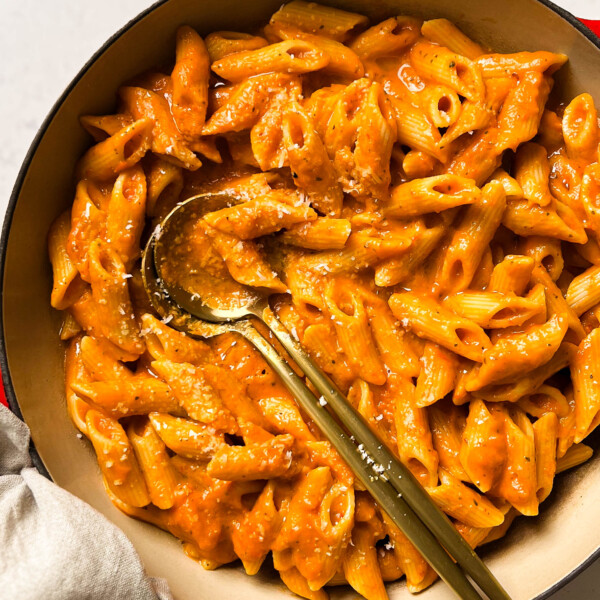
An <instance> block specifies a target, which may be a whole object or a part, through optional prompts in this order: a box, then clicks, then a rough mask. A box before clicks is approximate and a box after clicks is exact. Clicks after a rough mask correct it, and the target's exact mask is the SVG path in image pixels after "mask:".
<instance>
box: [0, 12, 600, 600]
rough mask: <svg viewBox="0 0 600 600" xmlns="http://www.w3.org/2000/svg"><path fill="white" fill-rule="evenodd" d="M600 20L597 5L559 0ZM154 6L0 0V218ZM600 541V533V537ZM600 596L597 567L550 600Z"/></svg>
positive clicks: (599, 565)
mask: <svg viewBox="0 0 600 600" xmlns="http://www.w3.org/2000/svg"><path fill="white" fill-rule="evenodd" d="M554 2H555V3H557V4H560V5H561V6H564V7H565V8H567V9H568V10H571V11H572V12H573V13H574V14H576V15H577V16H579V17H583V18H588V19H593V18H596V19H600V0H554ZM150 3H151V2H150V1H149V0H102V2H87V1H86V0H83V1H82V0H0V24H1V25H2V35H1V36H0V56H2V57H3V61H2V68H1V69H0V132H2V134H1V136H2V143H1V144H0V215H3V214H4V211H5V209H6V205H7V203H8V198H9V196H10V193H11V190H12V187H13V183H14V181H15V179H16V177H17V173H18V172H19V168H20V165H21V162H22V161H23V159H24V157H25V153H26V152H27V149H28V147H29V145H30V143H31V141H32V140H33V137H34V136H35V134H36V132H37V129H38V127H39V126H40V124H41V123H42V121H43V119H44V117H45V116H46V114H47V113H48V111H49V110H50V108H51V107H52V105H53V104H54V102H55V100H56V99H57V98H58V96H59V95H60V94H61V93H62V91H63V90H64V88H65V87H66V86H67V84H68V83H69V82H70V81H71V79H72V78H73V77H74V75H75V74H76V73H77V72H78V71H79V69H80V68H81V66H82V65H83V64H84V63H85V62H86V61H87V59H88V58H89V57H90V56H91V55H92V54H93V53H94V52H95V51H96V50H97V49H98V48H99V47H100V46H101V44H102V43H103V42H104V41H105V40H106V39H107V38H108V37H109V36H110V35H111V34H113V33H114V32H115V31H116V30H118V29H119V28H120V27H122V26H123V25H124V24H125V23H126V22H127V21H129V20H130V19H131V18H133V17H135V16H136V15H137V14H138V13H139V12H140V11H142V10H143V9H145V8H146V7H147V6H149V5H150ZM599 535H600V533H599ZM597 598H600V561H596V562H595V563H594V564H593V565H592V566H591V567H589V568H588V569H587V570H586V571H584V572H583V573H582V574H581V575H580V576H579V577H577V578H576V579H575V580H574V581H572V582H571V583H570V584H568V585H567V586H566V587H564V588H563V589H562V590H561V591H559V592H558V593H556V594H554V595H553V596H552V597H551V600H594V599H597Z"/></svg>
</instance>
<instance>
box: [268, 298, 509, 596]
mask: <svg viewBox="0 0 600 600" xmlns="http://www.w3.org/2000/svg"><path fill="white" fill-rule="evenodd" d="M257 316H258V317H259V318H261V319H262V321H263V322H264V323H265V324H266V325H267V327H269V329H270V330H271V331H272V332H273V334H274V335H275V337H276V338H277V339H278V340H279V341H280V342H281V344H282V345H283V347H284V348H285V349H286V351H287V352H288V354H289V355H290V356H291V358H292V359H293V360H294V362H295V363H296V364H297V365H298V366H299V367H300V369H301V370H302V371H303V372H304V374H305V375H306V377H307V378H308V379H309V380H310V382H311V383H312V384H313V385H314V386H315V388H316V389H317V390H318V392H319V393H320V394H321V396H322V398H323V400H324V402H327V403H328V404H330V405H331V408H332V409H333V412H334V413H335V414H336V415H337V417H338V418H339V419H340V421H341V423H342V425H343V426H344V427H347V428H348V430H350V431H352V432H353V433H354V434H355V435H356V437H357V438H359V439H360V440H361V442H363V443H364V445H365V448H366V449H367V450H368V451H369V452H370V453H371V455H372V458H373V459H374V460H375V461H376V462H377V463H378V464H379V465H382V466H383V467H384V468H385V474H386V476H387V477H388V478H389V481H390V483H391V484H392V485H393V486H394V488H395V489H396V490H397V491H398V493H399V494H401V495H402V496H403V498H404V499H405V500H406V502H407V504H408V505H409V506H410V507H411V508H412V509H413V510H414V511H415V513H416V514H417V515H418V517H419V518H420V519H421V520H422V521H423V523H424V524H425V525H426V526H427V528H428V529H429V530H430V531H431V532H432V533H433V534H434V535H435V537H436V538H437V539H438V540H439V541H440V543H442V544H443V545H444V546H445V547H446V549H447V550H448V551H449V552H450V553H451V554H452V556H453V557H454V558H455V560H456V561H457V562H458V563H459V564H460V565H461V566H462V567H463V569H464V570H465V571H466V572H467V573H468V574H469V575H470V576H471V577H472V578H473V580H474V581H475V582H476V583H477V585H479V587H480V588H481V589H482V590H483V591H484V592H485V593H486V594H487V595H488V596H489V598H490V599H491V600H510V596H509V595H508V594H507V592H506V591H505V590H504V589H503V588H502V586H501V585H500V583H499V582H498V581H497V580H496V578H495V577H494V575H493V574H492V573H491V571H490V570H489V569H488V568H487V567H486V565H485V564H484V563H483V561H482V560H481V559H480V558H479V557H478V556H477V554H476V553H475V551H474V550H473V549H472V548H471V547H470V546H469V544H468V543H467V542H466V540H465V539H464V538H463V537H462V535H460V533H459V532H458V531H457V530H456V529H455V527H454V526H453V525H452V523H451V522H450V520H449V519H448V517H446V515H445V514H444V513H443V512H442V511H441V510H440V509H439V508H438V507H437V506H436V505H435V504H434V503H433V501H432V500H431V498H430V497H429V494H428V493H427V492H426V491H425V489H424V488H423V487H422V486H421V484H420V483H419V482H418V481H417V480H416V478H415V477H414V476H413V474H412V473H411V472H410V471H409V469H407V468H406V467H405V466H404V465H403V464H402V463H401V462H400V461H399V460H398V459H397V458H396V457H395V456H394V455H393V454H392V453H391V452H390V451H389V450H388V448H387V447H386V445H385V444H384V443H383V442H382V441H381V440H380V439H379V438H378V437H377V435H376V434H375V433H374V432H373V430H372V429H371V428H370V427H369V425H368V424H367V422H366V421H365V419H364V418H363V416H362V415H361V414H360V413H359V412H358V411H357V410H356V409H355V408H354V407H353V406H352V405H351V404H350V403H349V402H348V400H347V399H346V398H345V397H344V395H343V394H342V393H341V392H340V390H339V389H338V388H337V386H336V385H335V384H334V383H333V382H332V381H331V379H329V377H328V376H327V375H326V374H325V373H323V371H322V370H321V369H320V368H319V367H318V366H317V365H316V364H315V362H314V361H313V359H312V358H311V357H310V356H309V355H308V353H307V352H306V351H305V350H304V348H302V346H300V344H299V343H298V342H297V341H296V340H295V339H294V338H293V337H292V335H291V334H290V332H289V331H288V330H287V329H286V328H285V327H284V326H283V325H282V323H281V322H280V321H279V319H278V318H277V316H276V315H275V313H274V312H273V311H272V310H271V308H270V307H268V306H267V307H265V308H264V309H263V310H262V311H261V313H260V314H258V315H257Z"/></svg>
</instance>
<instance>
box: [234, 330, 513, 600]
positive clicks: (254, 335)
mask: <svg viewBox="0 0 600 600" xmlns="http://www.w3.org/2000/svg"><path fill="white" fill-rule="evenodd" d="M232 329H233V330H235V331H237V332H238V333H240V334H241V335H243V336H244V337H245V338H246V339H247V340H248V341H249V342H250V343H251V344H252V345H253V346H254V347H255V348H256V349H257V350H258V351H259V352H260V353H261V354H262V355H263V357H264V358H265V359H266V361H267V362H268V363H269V365H270V366H271V367H272V369H273V370H274V371H275V372H276V373H277V375H279V377H280V378H281V380H282V381H283V383H284V384H285V385H286V387H287V388H288V389H289V391H290V392H291V393H292V394H293V395H294V397H295V398H296V400H297V401H298V403H299V404H300V406H301V407H302V409H303V410H304V411H306V413H307V414H308V415H309V417H310V418H311V419H312V420H313V421H314V422H315V423H316V424H317V425H318V427H319V429H320V430H321V431H322V432H323V434H324V436H325V437H326V438H327V439H328V440H329V441H330V442H331V443H332V445H333V446H334V447H335V449H336V450H337V451H338V452H339V454H340V456H341V457H342V459H343V460H344V461H346V463H347V464H348V466H349V467H350V468H351V469H352V471H353V472H354V474H355V475H356V477H357V478H358V479H359V480H360V481H361V483H362V484H363V485H364V487H365V488H366V489H367V490H368V491H369V492H370V493H371V495H372V496H373V498H374V499H375V501H376V502H377V503H378V504H379V506H380V507H381V508H382V509H383V510H384V511H385V512H386V513H387V515H388V516H389V518H390V519H391V520H392V522H393V523H394V524H395V525H396V526H397V527H398V528H399V529H400V530H401V531H402V532H403V533H404V535H406V537H407V538H408V539H409V540H410V541H411V542H412V544H413V545H414V546H415V547H416V548H417V550H418V551H419V552H420V553H421V554H422V555H423V557H424V558H425V559H426V560H427V562H428V563H429V564H430V565H431V566H432V568H433V569H435V571H436V572H437V573H438V574H439V575H440V577H441V578H442V579H443V580H444V581H445V582H446V583H447V584H448V585H449V586H450V587H451V589H453V590H454V592H455V593H456V594H457V595H458V597H459V598H462V599H463V600H481V596H480V595H479V594H478V593H477V591H476V590H475V588H474V587H473V586H472V585H471V583H470V582H469V580H468V579H467V578H466V576H465V574H464V573H463V572H462V571H461V570H460V569H459V567H458V566H457V565H456V563H454V561H453V560H452V558H451V557H450V555H449V554H448V553H447V552H446V551H445V550H444V548H443V547H442V546H441V545H440V543H439V542H438V541H437V540H436V538H435V537H434V535H433V534H432V533H431V532H430V531H429V530H428V529H427V528H426V527H425V526H424V525H423V523H422V521H421V520H420V519H419V517H418V516H417V515H416V514H415V512H414V511H413V509H412V508H411V507H410V506H409V505H408V504H407V502H406V501H405V500H404V498H403V497H402V494H399V493H398V491H397V490H396V489H394V487H392V486H391V485H390V482H389V481H388V479H387V477H386V476H385V475H382V474H381V473H380V472H377V471H376V470H375V469H374V468H373V467H374V463H373V459H372V458H370V456H369V454H368V453H367V452H366V451H365V449H362V448H359V446H357V445H356V444H355V443H354V441H352V439H351V438H350V436H349V435H348V434H347V433H346V432H345V431H344V430H343V429H342V427H341V426H340V425H339V424H338V422H337V421H336V420H335V419H334V418H333V417H332V416H331V415H330V414H329V412H328V411H327V409H326V404H325V403H323V402H322V401H319V400H317V398H316V397H315V396H314V394H313V393H312V392H311V391H310V390H309V389H308V387H307V386H306V384H305V383H304V381H303V380H302V379H301V378H300V377H298V375H296V373H294V371H293V370H292V368H291V367H290V366H289V364H288V363H287V362H286V360H285V359H284V358H282V357H281V355H280V354H279V353H278V352H277V350H276V349H275V348H274V347H273V346H272V345H271V343H270V342H269V341H267V339H265V338H264V337H263V335H262V334H261V333H260V332H259V331H258V330H257V329H256V328H255V327H254V326H253V325H252V323H251V322H250V321H247V320H246V321H238V323H236V324H235V325H233V326H232ZM284 331H285V330H284ZM288 335H289V334H288ZM278 337H279V336H278ZM292 352H293V353H294V354H297V353H296V348H293V349H292ZM292 356H293V358H294V359H295V356H294V355H293V354H292ZM315 368H316V367H315ZM338 394H339V392H338ZM340 397H342V396H341V394H340ZM379 443H381V442H379ZM427 501H428V502H429V503H431V500H429V499H428V500H427ZM496 597H498V596H496ZM490 598H492V596H490ZM506 598H508V596H506Z"/></svg>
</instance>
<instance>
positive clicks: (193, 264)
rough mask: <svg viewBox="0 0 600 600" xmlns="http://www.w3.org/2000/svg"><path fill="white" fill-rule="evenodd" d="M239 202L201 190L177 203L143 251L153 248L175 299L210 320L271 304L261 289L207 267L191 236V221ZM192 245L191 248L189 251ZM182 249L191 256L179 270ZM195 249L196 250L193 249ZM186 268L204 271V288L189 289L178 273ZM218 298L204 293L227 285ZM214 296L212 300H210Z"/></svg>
mask: <svg viewBox="0 0 600 600" xmlns="http://www.w3.org/2000/svg"><path fill="white" fill-rule="evenodd" d="M235 204H239V200H236V199H235V198H233V197H232V196H230V195H228V194H225V193H212V194H210V193H209V194H199V195H197V196H192V197H190V198H188V199H187V200H185V201H183V202H180V203H178V204H177V205H176V206H175V208H173V209H172V210H171V212H170V213H169V214H168V215H167V216H166V217H165V218H164V219H163V221H162V222H161V223H160V225H159V226H158V227H156V229H155V230H154V232H153V233H152V235H151V237H150V239H149V240H148V243H147V245H146V250H145V252H144V254H147V252H148V251H149V250H150V249H151V251H152V253H153V262H154V267H155V270H156V275H157V278H158V281H159V284H160V286H161V287H162V289H163V291H164V292H166V293H167V294H168V295H169V296H170V297H171V298H172V299H173V301H174V302H175V303H176V304H178V305H179V306H180V307H181V308H183V309H184V310H186V311H187V312H189V313H191V314H192V315H194V316H196V317H198V318H199V319H202V320H204V321H208V322H210V323H224V322H231V321H237V320H239V319H243V318H246V317H249V316H251V315H259V314H261V313H262V312H263V311H264V308H265V307H266V306H267V304H268V297H267V296H265V295H263V294H261V293H260V292H259V291H256V290H254V289H252V290H251V289H250V288H248V287H247V286H243V285H242V284H238V283H237V282H234V281H233V280H229V279H226V283H225V284H224V283H223V277H222V276H221V275H220V274H216V273H214V272H210V265H209V266H208V267H207V268H205V266H204V265H203V264H201V263H202V261H201V258H202V257H200V256H198V254H199V253H200V251H201V250H200V249H196V248H192V246H191V245H190V243H189V239H186V238H188V236H190V235H193V233H192V232H190V228H191V227H190V226H191V224H195V223H199V222H200V221H201V220H202V217H203V216H204V215H206V214H208V213H211V212H215V211H217V210H221V209H223V208H229V207H231V206H233V205H235ZM190 248H192V250H191V252H190ZM178 250H182V252H183V253H184V254H186V256H187V255H189V254H191V260H190V261H189V262H187V263H185V264H183V265H181V266H183V267H184V269H180V270H179V272H176V270H174V269H173V268H172V265H173V262H174V254H176V253H177V251H178ZM194 250H196V252H195V253H194ZM182 270H185V271H187V273H188V274H192V273H199V272H200V271H201V272H202V283H203V285H202V289H196V288H194V289H190V288H189V287H188V286H187V285H185V284H184V283H183V282H182V281H181V280H180V278H179V277H177V275H180V274H181V271H182ZM225 286H226V289H225V290H224V293H221V294H220V295H219V298H218V302H217V300H216V299H215V298H214V297H210V296H209V295H208V294H205V292H206V290H207V289H211V290H213V289H219V287H225ZM211 300H212V302H211Z"/></svg>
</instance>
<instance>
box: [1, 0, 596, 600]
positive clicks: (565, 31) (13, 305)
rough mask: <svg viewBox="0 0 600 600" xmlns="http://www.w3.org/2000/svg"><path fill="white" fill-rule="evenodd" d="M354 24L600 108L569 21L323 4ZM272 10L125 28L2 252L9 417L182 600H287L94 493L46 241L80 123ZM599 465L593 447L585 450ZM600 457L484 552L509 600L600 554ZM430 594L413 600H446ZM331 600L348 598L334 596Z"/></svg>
mask: <svg viewBox="0 0 600 600" xmlns="http://www.w3.org/2000/svg"><path fill="white" fill-rule="evenodd" d="M323 3H324V4H331V5H334V6H337V7H340V8H347V9H348V10H355V11H356V12H362V13H365V14H367V15H368V16H369V17H371V18H372V21H373V22H377V21H378V20H381V19H383V18H385V17H388V16H391V15H396V14H413V15H418V16H422V17H425V18H433V17H447V18H449V19H451V20H452V21H454V22H455V23H457V24H458V25H459V26H460V27H461V28H462V29H463V30H464V31H465V32H466V33H467V34H469V35H470V36H472V37H473V38H475V39H476V40H477V41H479V42H482V43H484V44H487V45H489V46H490V47H492V48H494V49H496V50H499V51H505V52H507V51H516V50H552V51H556V52H564V53H565V54H568V55H569V57H570V62H569V63H568V65H567V66H566V67H565V68H563V70H562V71H561V72H560V74H559V76H558V77H557V85H556V86H555V92H553V94H554V95H555V96H556V95H557V93H558V98H559V99H562V100H568V99H570V98H572V97H573V96H575V95H576V94H578V93H581V92H583V91H589V92H590V93H591V94H592V95H593V96H594V97H595V99H596V101H597V102H598V101H600V77H598V76H597V75H598V74H600V49H599V48H600V45H597V44H600V40H598V39H597V38H595V36H593V35H591V34H586V33H584V31H585V30H584V29H583V27H581V26H579V27H577V24H576V22H575V20H574V19H573V18H572V17H570V16H569V15H567V14H566V13H564V12H562V11H560V9H557V8H556V7H554V6H551V5H550V4H549V3H548V4H545V3H541V2H540V1H538V0H501V1H500V0H497V1H495V2H491V1H480V0H397V1H394V0H378V1H377V2H373V1H368V0H364V1H362V2H361V1H359V0H347V1H344V0H336V1H331V0H329V1H328V0H323ZM280 4H281V0H252V1H248V0H167V1H166V2H160V3H158V4H156V5H154V6H153V7H151V8H150V9H149V10H148V11H146V12H145V13H143V14H142V15H140V16H139V17H138V18H137V19H135V20H134V21H132V22H131V23H130V24H128V25H127V26H126V27H125V28H124V29H123V30H122V31H121V32H119V33H118V34H117V35H115V36H114V38H112V39H111V40H109V42H108V43H107V44H106V45H105V46H104V47H103V48H102V49H101V50H100V51H99V52H98V53H97V54H96V56H94V58H93V59H92V60H91V61H90V62H89V63H88V64H87V65H86V66H85V67H84V69H83V70H82V72H81V73H80V74H79V75H78V76H77V77H76V79H75V80H74V81H73V83H72V84H71V86H70V87H69V88H68V90H67V91H66V92H65V94H64V95H63V97H62V98H61V99H60V100H59V102H58V103H57V105H56V106H55V108H54V109H53V110H52V112H51V114H50V115H49V117H48V119H47V120H46V122H45V124H44V126H43V127H42V129H41V131H40V133H39V134H38V137H37V138H36V140H35V141H34V143H33V145H32V148H31V150H30V154H29V156H28V158H27V160H26V162H25V164H24V166H23V169H22V172H21V174H20V176H19V180H18V181H17V184H16V186H15V190H14V193H13V197H12V199H11V203H10V206H9V211H8V215H7V218H6V222H5V224H4V230H3V236H2V242H1V248H0V250H1V252H2V255H1V267H2V269H3V278H2V318H3V332H2V333H3V339H2V346H3V347H2V350H3V356H2V372H3V376H4V381H5V383H6V385H7V388H8V389H7V393H8V396H9V400H10V402H11V406H12V407H13V409H14V410H15V411H16V412H17V413H18V412H19V410H20V412H21V413H22V416H23V417H24V419H25V421H26V422H27V423H28V424H29V426H30V428H31V431H32V436H33V442H34V444H35V448H36V449H37V452H38V453H39V457H41V461H42V462H43V465H44V466H45V467H46V468H47V470H48V472H49V474H50V475H51V477H52V479H54V481H55V482H56V483H57V484H58V485H60V486H62V487H64V488H65V489H67V490H69V491H70V492H72V493H73V494H75V495H76V496H79V497H80V498H82V499H83V500H85V501H86V502H88V503H89V504H91V505H92V506H94V507H95V508H96V509H98V510H99V511H100V512H102V513H104V514H105V515H106V516H107V517H108V518H109V519H111V520H112V521H113V522H114V523H116V524H117V525H118V526H119V527H120V528H121V529H123V531H125V533H126V534H127V535H128V536H129V538H130V539H131V540H132V542H133V543H134V545H135V547H136V548H137V550H138V552H139V553H140V555H141V557H142V560H143V562H144V564H145V565H146V568H147V570H148V572H149V573H150V574H151V575H155V576H162V577H165V578H167V580H168V581H169V583H170V585H171V588H172V590H173V593H174V596H175V598H177V599H178V600H192V599H194V600H205V599H208V598H213V597H222V598H234V597H244V598H246V599H247V600H258V599H261V600H271V599H272V600H275V599H281V598H285V597H288V598H293V597H295V596H293V594H292V593H291V592H289V591H287V589H285V588H284V586H283V584H281V583H280V582H279V581H278V578H276V577H274V576H273V574H272V573H271V572H269V569H268V568H263V570H262V571H261V573H260V574H259V575H258V576H255V577H253V578H250V577H248V576H246V575H245V574H244V573H243V570H242V569H241V567H239V566H238V565H237V564H235V565H234V566H231V567H224V568H221V569H219V570H217V571H214V572H208V571H204V570H203V569H202V568H201V567H200V566H199V565H198V564H196V563H195V562H194V561H192V560H190V559H189V558H187V557H186V556H185V555H184V554H183V552H182V550H181V546H180V544H179V542H178V541H177V540H176V539H175V538H174V537H172V536H170V535H169V534H166V533H164V532H162V531H159V530H158V529H156V528H155V527H153V526H150V525H147V524H144V523H140V522H137V521H135V520H133V519H130V518H129V517H126V516H125V515H123V514H121V513H120V512H119V511H118V510H117V509H116V508H114V507H113V506H112V505H111V503H110V501H109V500H108V497H107V495H106V494H105V492H104V489H103V486H102V482H101V478H100V472H99V469H98V467H97V464H96V460H95V457H94V455H93V451H92V449H91V446H90V445H89V444H88V443H87V441H85V440H80V439H78V438H77V436H76V430H75V428H74V427H73V426H72V425H71V423H70V421H69V418H68V416H67V413H66V410H65V406H64V392H63V348H62V345H61V343H60V342H59V341H58V337H57V332H58V328H59V324H60V317H59V315H58V313H57V312H55V311H53V310H52V309H51V308H50V306H49V296H50V289H51V277H50V275H51V272H50V267H49V264H48V259H47V254H46V235H47V231H48V228H49V226H50V223H51V222H52V220H53V219H54V218H55V217H56V216H57V215H58V214H59V213H60V212H61V211H63V210H65V209H66V208H67V207H68V206H69V205H70V204H71V202H72V199H73V194H74V181H73V175H72V174H73V168H74V165H75V163H76V161H77V158H78V157H79V156H80V155H81V154H82V152H83V150H84V149H85V148H86V146H87V145H89V144H90V139H89V138H88V136H87V135H86V134H85V133H84V132H83V131H82V129H81V128H80V126H79V124H78V117H79V116H80V115H82V114H104V113H108V112H110V111H111V110H114V107H115V92H116V89H117V88H118V86H119V85H120V84H121V82H123V81H125V80H126V79H127V78H128V77H131V76H133V75H135V74H136V73H139V72H140V71H143V70H145V69H147V68H150V67H152V66H154V65H160V64H163V63H164V62H165V60H167V61H168V60H170V59H171V57H172V56H173V53H174V34H175V30H176V28H177V26H179V25H181V24H184V23H187V24H190V25H192V26H194V27H196V28H197V29H198V31H199V32H200V33H201V34H207V33H209V32H210V31H213V30H219V29H228V30H241V31H247V30H252V28H253V27H255V26H256V25H258V24H259V23H264V22H265V21H266V20H267V19H268V17H269V16H270V15H271V14H272V13H273V12H274V11H275V10H277V8H278V7H279V6H280ZM591 444H592V446H594V448H595V450H596V452H598V450H599V449H600V440H599V438H598V436H596V437H595V438H593V439H592V440H591ZM599 496H600V458H599V457H598V456H597V455H596V456H595V458H592V460H591V461H590V462H589V463H587V464H586V465H584V466H583V467H581V468H580V469H578V470H576V471H574V472H571V473H568V474H566V475H564V476H560V477H559V478H558V480H557V484H556V487H555V490H554V492H553V494H552V496H551V498H550V499H549V500H548V501H547V502H545V503H544V505H543V507H542V511H541V515H540V517H539V518H537V519H520V520H518V521H517V523H516V525H515V526H514V527H513V528H512V529H511V532H510V533H509V535H508V536H507V537H506V538H505V539H503V540H501V541H500V542H497V543H495V544H493V545H492V546H491V547H490V548H488V549H485V550H484V551H483V552H482V555H483V557H484V558H485V560H486V561H487V563H488V564H489V566H490V568H491V569H492V571H493V572H494V574H495V575H496V576H497V577H498V579H499V580H500V581H501V582H502V583H503V584H504V586H505V587H506V589H507V590H508V591H509V593H510V594H511V595H512V597H513V598H514V600H530V599H533V598H536V599H541V598H545V597H547V596H548V595H549V594H550V593H551V592H552V591H553V590H554V589H556V587H558V586H560V585H561V584H563V583H565V582H566V581H567V580H568V579H570V578H571V577H572V576H574V574H576V573H577V572H579V571H580V570H581V569H582V568H583V567H584V566H585V565H586V564H589V562H591V560H592V559H593V558H594V556H595V555H597V554H599V553H600V502H598V500H597V498H598V497H599ZM388 590H389V593H390V598H392V600H400V599H407V598H409V597H410V594H409V593H408V592H407V590H406V589H405V587H404V583H403V582H398V583H394V584H391V585H389V586H388ZM453 597H454V596H453V594H452V593H451V592H450V591H449V589H448V588H446V587H445V586H444V585H443V584H441V583H437V584H435V585H434V586H433V587H432V588H430V589H428V590H427V591H425V592H424V593H422V594H420V595H419V598H422V599H423V600H442V599H450V598H453ZM332 598H334V599H336V600H341V599H342V598H344V599H345V598H348V599H349V598H356V594H355V593H354V592H352V591H351V590H350V589H349V588H332Z"/></svg>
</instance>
